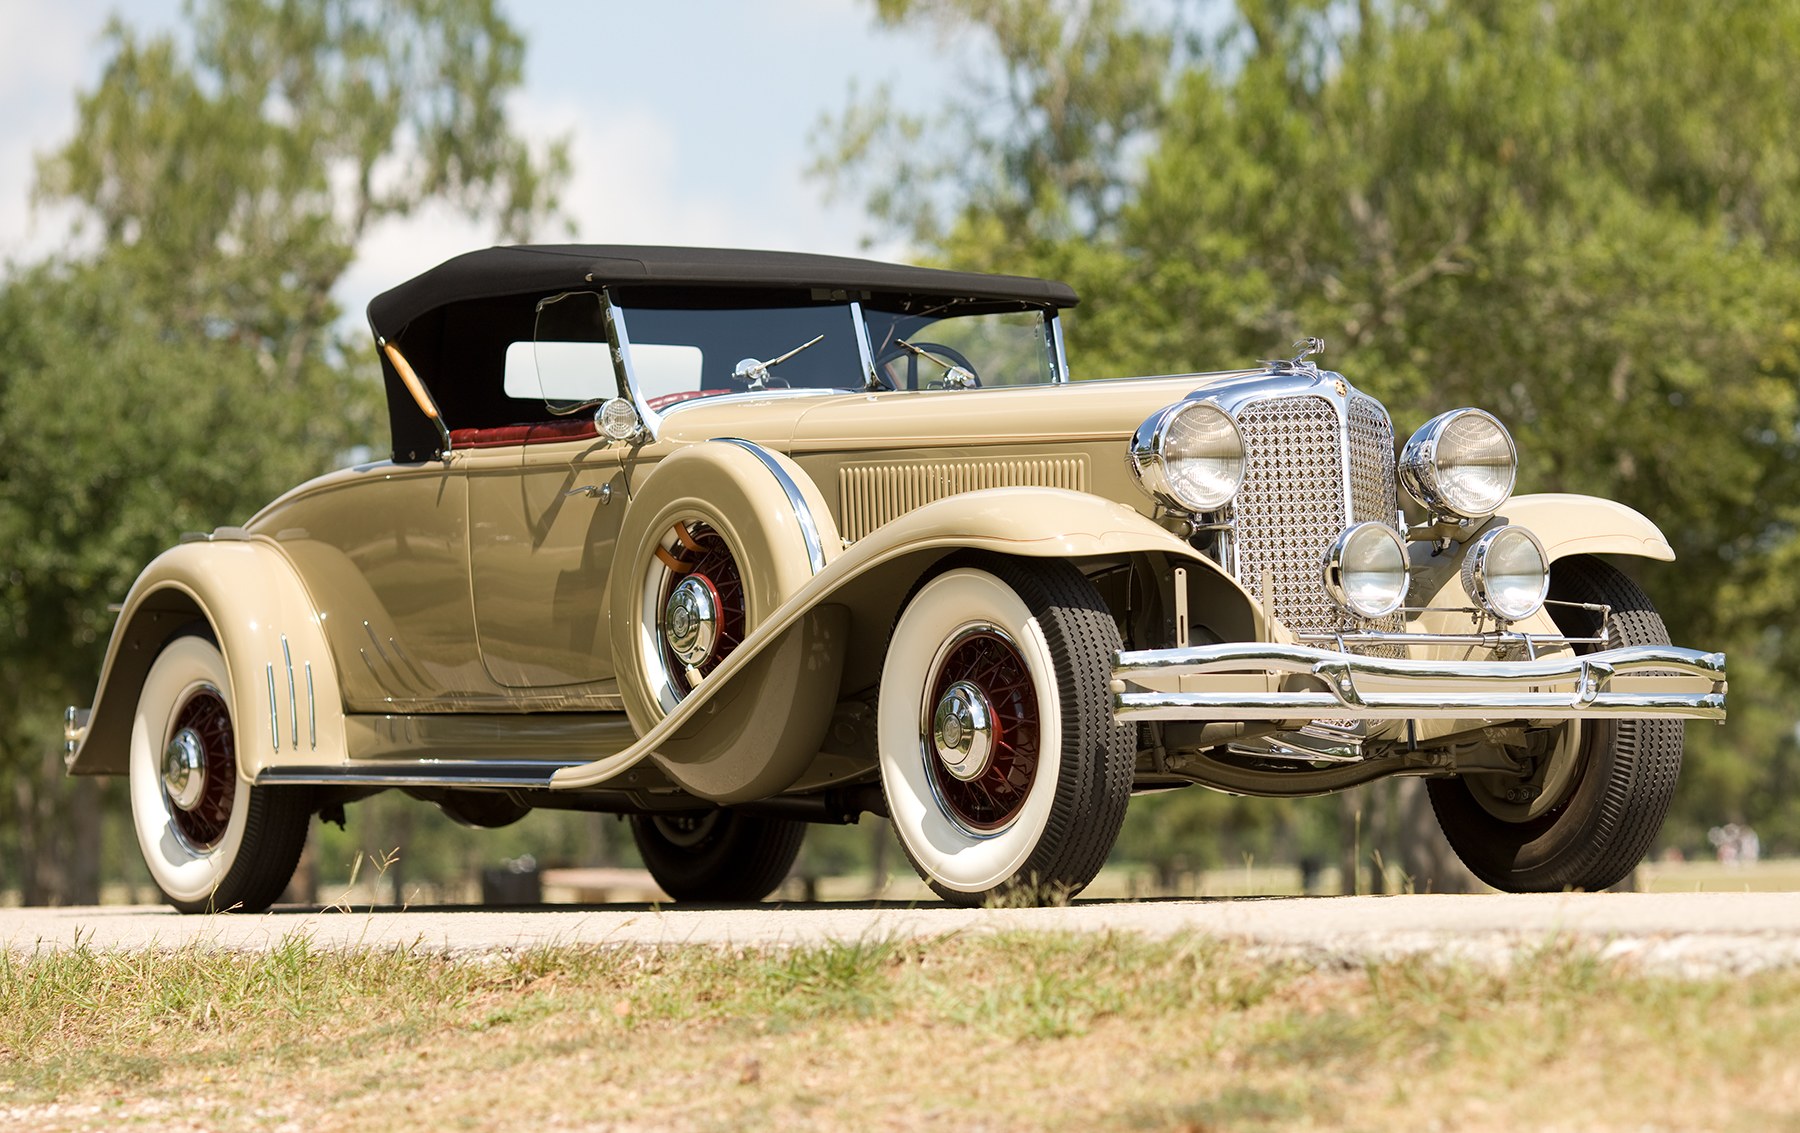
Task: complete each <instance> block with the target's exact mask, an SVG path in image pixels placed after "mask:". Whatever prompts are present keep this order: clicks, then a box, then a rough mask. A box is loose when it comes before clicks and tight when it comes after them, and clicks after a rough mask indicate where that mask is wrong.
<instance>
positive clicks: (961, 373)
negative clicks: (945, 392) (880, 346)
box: [894, 338, 981, 389]
mask: <svg viewBox="0 0 1800 1133" xmlns="http://www.w3.org/2000/svg"><path fill="white" fill-rule="evenodd" d="M894 345H895V346H902V347H905V348H906V349H907V350H910V351H912V353H913V354H914V356H916V357H919V358H923V359H925V360H926V361H928V362H935V363H937V364H938V366H940V367H942V368H943V371H944V388H945V389H974V388H975V387H976V386H978V385H980V384H981V382H980V381H979V380H978V379H977V378H976V377H975V373H974V371H972V370H970V369H969V368H968V367H967V366H963V365H960V364H958V363H956V362H954V361H951V360H950V359H948V358H942V357H939V356H938V355H936V354H933V353H932V352H931V351H929V350H925V349H923V348H921V347H917V346H914V345H913V344H912V343H910V342H908V341H906V340H905V339H904V338H896V339H895V340H894Z"/></svg>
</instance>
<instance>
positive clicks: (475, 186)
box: [0, 0, 567, 901]
mask: <svg viewBox="0 0 1800 1133" xmlns="http://www.w3.org/2000/svg"><path fill="white" fill-rule="evenodd" d="M107 41H108V51H109V54H110V59H109V62H108V64H107V66H106V69H105V71H104V73H103V75H102V77H101V79H100V81H99V84H98V85H97V86H96V87H95V88H94V89H93V90H91V91H88V92H86V93H84V94H82V95H81V96H80V97H79V122H78V125H77V128H76V132H75V135H74V137H72V138H71V139H70V141H69V142H68V144H67V145H66V146H64V147H62V148H61V149H60V150H58V151H57V152H55V153H54V154H52V155H50V157H49V158H47V159H46V160H45V161H44V163H43V165H42V168H41V171H40V183H39V186H38V193H39V196H40V198H42V199H45V200H54V201H59V202H69V203H73V204H74V205H76V206H77V207H78V210H79V215H80V218H81V219H80V221H79V224H78V233H77V234H75V238H74V239H73V241H72V244H71V246H72V247H73V248H76V249H81V250H78V251H73V252H71V253H69V254H67V255H64V256H60V257H56V258H53V259H51V260H50V261H47V262H45V263H41V264H35V265H25V266H20V265H11V266H9V269H8V272H7V276H6V278H5V281H4V284H3V286H0V358H3V359H5V362H4V368H0V546H3V547H5V551H4V557H3V558H0V681H4V682H5V685H6V687H7V688H8V690H9V691H10V693H11V707H10V710H9V711H8V712H7V714H6V715H5V716H4V717H0V783H3V784H4V786H5V788H6V789H5V790H4V791H3V792H0V816H3V817H4V818H5V819H7V820H8V821H5V822H4V824H3V825H0V832H3V836H0V885H3V884H6V883H8V882H10V883H11V884H14V885H17V886H18V887H19V888H20V889H21V890H22V892H23V894H24V895H25V897H26V898H27V899H28V900H35V901H85V900H92V899H94V897H95V896H96V890H97V878H98V857H97V854H98V850H97V847H98V846H99V844H100V831H99V827H98V821H99V820H98V817H97V799H98V795H99V788H98V787H97V786H96V785H95V784H94V783H93V782H92V781H91V780H83V781H79V782H77V783H76V784H73V785H70V784H67V783H65V782H63V781H62V779H61V765H60V759H59V758H58V755H59V754H60V743H59V742H58V741H59V739H60V737H59V735H58V733H57V729H56V728H55V726H54V724H55V722H56V721H58V720H59V719H60V711H59V709H60V706H61V705H63V704H68V703H83V704H85V703H88V701H89V699H90V698H91V696H92V690H93V682H94V679H95V675H96V674H97V673H98V671H99V667H100V659H101V653H102V651H103V650H104V646H105V642H106V639H107V637H108V635H109V634H110V632H111V616H110V614H109V613H108V610H107V604H108V603H109V602H114V601H117V600H119V599H120V598H121V597H123V596H124V594H125V591H126V590H127V589H128V587H129V586H130V583H131V580H132V579H133V578H134V577H135V575H136V573H137V571H138V570H139V569H141V568H142V566H143V564H144V563H145V562H147V561H148V560H149V559H150V558H151V557H153V556H154V555H155V554H156V553H157V552H158V551H159V550H161V549H162V548H163V547H165V546H167V545H169V544H170V543H171V542H173V541H174V538H175V536H176V535H177V534H178V533H180V532H181V531H183V530H210V529H211V528H212V527H214V526H217V525H219V524H223V523H232V522H238V521H241V520H242V519H244V518H246V517H247V516H248V515H249V514H250V512H252V511H253V510H254V509H255V508H256V507H257V506H259V505H260V504H262V503H264V502H266V501H267V500H268V499H269V498H270V497H272V496H273V495H274V494H275V493H277V492H279V491H280V490H282V489H284V488H286V487H289V486H291V485H292V484H294V483H296V482H298V481H299V480H302V479H304V478H306V477H307V476H310V475H313V474H315V473H317V472H319V471H321V470H323V469H325V468H328V467H330V466H331V464H332V463H333V462H334V461H336V460H338V459H340V458H341V454H343V453H344V452H345V451H346V450H347V449H349V448H351V447H352V446H354V445H356V444H359V443H369V444H373V443H376V442H377V435H378V432H379V416H380V415H379V401H380V394H379V386H378V383H377V382H376V381H375V380H374V370H373V367H372V366H369V365H368V364H367V362H366V360H365V359H366V357H367V355H366V347H358V346H354V345H353V344H352V343H351V342H349V341H344V340H341V338H340V335H339V332H338V330H337V327H338V320H339V318H340V314H341V312H340V311H339V310H338V308H337V306H336V304H335V303H334V302H333V300H332V289H333V288H334V287H335V286H336V284H337V282H338V280H339V279H340V278H341V277H342V275H343V273H344V271H345V270H346V269H347V268H348V267H349V265H350V263H351V261H352V260H353V258H354V256H355V253H356V249H357V246H358V244H359V242H360V241H361V240H362V239H363V237H364V236H365V235H367V233H368V232H369V231H370V229H371V227H372V226H373V225H376V224H378V223H380V222H382V221H385V220H390V219H394V218H400V217H405V216H407V215H409V214H411V213H414V212H416V211H417V210H419V209H420V208H422V207H424V206H426V205H428V204H431V203H434V202H439V203H448V204H450V205H453V206H456V207H458V208H460V209H462V210H463V211H465V212H466V213H467V214H469V215H470V216H473V217H478V218H486V219H488V220H490V221H491V222H492V223H494V225H495V226H496V228H497V229H498V230H499V231H500V233H501V234H502V235H505V236H520V235H523V234H524V233H526V232H527V231H528V230H530V229H531V228H532V227H533V226H534V225H537V224H539V223H541V222H543V221H544V220H545V219H546V218H548V217H549V216H550V215H551V214H552V213H553V212H554V210H555V207H556V198H555V193H556V190H557V187H558V186H559V185H560V183H561V181H562V180H563V178H564V176H565V174H566V167H567V162H566V158H565V156H564V153H563V150H562V147H561V146H560V145H554V146H551V147H549V148H548V149H545V150H543V151H541V152H534V151H533V150H532V149H531V148H530V147H529V146H528V145H527V144H526V143H525V142H524V141H523V140H522V139H521V137H520V136H519V135H518V133H517V131H516V129H515V127H514V124H513V123H512V121H511V119H510V118H509V116H508V114H507V111H506V99H507V97H508V95H509V94H510V92H512V91H513V90H514V89H516V87H517V86H518V84H519V81H520V67H521V63H522V59H523V53H524V45H523V43H522V41H521V40H520V38H519V36H518V34H517V32H515V31H514V29H513V28H512V27H511V26H510V25H509V24H508V23H507V22H506V20H505V19H504V18H503V17H502V16H501V15H500V14H499V12H498V11H497V10H496V8H495V5H494V4H493V3H492V2H491V0H399V2H385V3H375V2H372V0H212V2H210V3H202V4H199V5H197V6H195V7H194V8H192V9H190V27H189V29H188V31H187V34H186V35H184V36H182V37H179V38H178V37H176V36H172V35H162V36H154V37H148V38H146V37H140V36H139V35H138V34H137V33H135V32H134V31H133V30H132V29H131V28H129V27H128V26H126V25H124V24H123V23H120V22H116V21H115V22H114V23H113V24H112V25H111V27H110V28H109V29H108V32H107ZM184 45H185V46H184ZM353 351H354V353H352V352H353ZM5 843H11V844H5ZM11 871H16V872H15V873H13V875H12V876H10V877H9V876H7V875H8V873H9V872H11Z"/></svg>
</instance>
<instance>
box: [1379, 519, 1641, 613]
mask: <svg viewBox="0 0 1800 1133" xmlns="http://www.w3.org/2000/svg"><path fill="white" fill-rule="evenodd" d="M1507 525H1511V526H1515V527H1523V528H1525V529H1526V530H1527V531H1530V532H1531V533H1532V534H1533V535H1536V536H1537V537H1538V540H1539V541H1540V542H1542V543H1543V544H1544V552H1545V553H1546V554H1547V555H1548V556H1549V559H1550V561H1551V562H1553V563H1554V562H1555V561H1556V560H1558V559H1564V558H1568V557H1569V556H1571V555H1634V556H1637V557H1639V558H1645V559H1661V560H1663V561H1665V562H1666V561H1669V560H1671V559H1673V558H1674V557H1675V552H1674V550H1672V549H1671V548H1670V546H1669V542H1668V540H1667V539H1665V538H1663V533H1662V532H1661V531H1660V530H1658V529H1657V526H1656V524H1654V523H1652V522H1650V520H1648V519H1646V518H1645V517H1644V516H1643V514H1642V513H1640V512H1637V511H1634V510H1633V509H1631V508H1628V507H1626V506H1625V505H1624V504H1620V503H1614V502H1613V501H1611V500H1605V499H1601V498H1599V497H1598V496H1577V495H1569V494H1565V493H1545V494H1541V495H1531V496H1515V497H1514V498H1513V499H1511V500H1508V501H1507V504H1506V506H1505V507H1503V508H1501V509H1500V514H1499V515H1496V516H1495V517H1494V518H1492V519H1490V520H1488V521H1487V522H1486V523H1484V524H1482V525H1481V526H1480V527H1477V528H1475V529H1474V530H1472V531H1470V532H1469V533H1468V536H1467V538H1466V539H1464V538H1463V537H1462V536H1458V539H1459V541H1460V543H1461V545H1460V546H1458V547H1457V548H1456V549H1455V553H1454V554H1447V555H1446V554H1440V553H1438V551H1437V549H1436V547H1435V546H1434V545H1433V544H1432V543H1430V542H1429V541H1416V542H1413V543H1410V544H1408V546H1407V558H1408V560H1409V564H1410V566H1409V570H1410V571H1411V573H1412V586H1413V592H1412V593H1411V595H1409V598H1408V602H1407V604H1408V605H1410V606H1414V607H1418V608H1420V609H1421V610H1422V612H1421V613H1419V614H1418V615H1416V616H1415V617H1414V618H1413V619H1412V620H1411V621H1410V622H1409V624H1408V628H1409V629H1412V630H1414V631H1417V632H1421V633H1466V632H1468V630H1469V628H1470V627H1469V625H1468V623H1467V615H1466V614H1464V613H1462V612H1461V611H1462V610H1463V609H1464V608H1465V607H1467V606H1468V604H1469V598H1468V596H1467V594H1466V593H1465V592H1464V591H1463V585H1462V578H1461V570H1462V560H1463V552H1464V550H1465V549H1466V548H1467V545H1468V543H1469V542H1471V541H1473V540H1474V539H1475V538H1476V536H1478V535H1480V534H1482V533H1484V532H1486V531H1490V530H1492V529H1493V528H1495V527H1504V526H1507ZM1516 628H1518V629H1521V630H1524V631H1526V632H1528V633H1545V634H1554V633H1556V632H1557V629H1556V623H1555V622H1554V621H1553V620H1552V619H1551V617H1550V615H1549V613H1548V611H1545V610H1540V611H1538V612H1537V613H1536V614H1533V615H1532V616H1531V617H1529V618H1527V619H1525V620H1524V621H1522V622H1519V623H1518V624H1517V627H1516Z"/></svg>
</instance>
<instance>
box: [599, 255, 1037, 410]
mask: <svg viewBox="0 0 1800 1133" xmlns="http://www.w3.org/2000/svg"><path fill="white" fill-rule="evenodd" d="M600 297H601V302H602V306H603V309H604V311H605V316H606V317H605V322H606V337H607V342H608V344H609V345H610V347H611V348H612V351H613V366H614V370H615V372H616V373H617V374H618V376H619V380H620V383H621V384H622V385H623V387H624V396H626V397H627V398H628V399H629V400H630V401H631V404H632V406H633V407H634V408H636V410H637V413H638V417H639V419H640V420H642V422H643V424H644V429H645V431H646V433H647V434H648V437H649V439H650V440H652V441H654V440H656V439H657V438H659V437H660V436H661V434H662V424H663V421H664V420H665V419H666V418H667V416H668V415H669V414H670V413H677V412H680V411H681V410H682V409H683V408H685V407H687V406H690V405H697V404H700V403H701V402H702V401H704V402H706V403H709V404H710V403H714V402H719V401H727V400H737V399H745V398H754V399H758V400H766V399H768V398H770V397H783V398H786V397H834V396H839V395H842V394H846V393H861V394H865V395H868V396H871V397H874V396H881V395H898V394H919V393H935V392H943V391H937V390H894V389H889V388H888V387H887V386H886V385H885V384H884V383H883V382H882V381H881V379H880V378H879V376H878V375H877V373H876V369H875V350H874V345H873V343H872V342H871V340H870V337H869V321H868V316H867V314H866V313H865V311H864V305H863V301H862V300H861V299H848V300H845V301H843V302H841V303H838V304H822V306H828V307H836V308H837V309H839V310H841V311H842V312H843V313H844V314H846V315H847V316H848V317H849V318H850V321H851V325H852V328H853V329H854V331H855V334H854V340H855V344H856V351H857V358H858V364H859V366H860V368H861V371H862V385H861V386H860V387H854V386H841V387H819V386H802V387H796V388H793V389H763V390H754V391H752V390H743V391H733V392H731V393H726V394H716V395H714V396H712V397H707V398H695V399H693V400H691V401H681V402H676V403H674V404H672V405H669V406H666V407H665V408H663V409H660V410H658V409H652V408H651V407H650V405H649V402H648V399H647V398H646V397H645V395H644V388H643V383H642V382H641V381H640V380H639V378H638V374H637V370H636V367H635V366H634V364H633V362H632V349H631V332H630V328H629V322H630V317H629V313H628V311H627V310H626V309H625V308H624V307H621V306H620V305H619V304H618V302H617V301H616V300H615V299H614V298H613V295H612V292H611V289H610V288H601V289H600ZM1015 310H1016V311H1017V312H1018V313H1027V312H1035V313H1037V314H1038V315H1040V316H1042V318H1043V336H1044V337H1043V343H1042V346H1043V349H1044V350H1045V353H1046V363H1047V365H1046V370H1047V372H1048V374H1049V378H1050V380H1049V381H1048V382H1046V383H1044V384H1045V385H1047V386H1058V385H1065V384H1067V383H1068V382H1069V380H1070V378H1069V370H1068V361H1067V356H1066V354H1065V353H1064V350H1065V348H1064V344H1063V328H1062V319H1061V317H1060V316H1061V312H1060V311H1059V310H1058V309H1057V308H1056V307H1053V306H1039V305H1037V304H1033V303H1021V304H1019V305H1018V306H1017V307H1016V308H1015ZM975 313H976V312H971V314H975ZM990 313H998V312H990ZM984 388H991V389H1015V390H1016V389H1028V388H1031V387H1030V386H994V387H977V388H974V389H970V390H957V391H954V392H958V393H979V392H981V390H982V389H984Z"/></svg>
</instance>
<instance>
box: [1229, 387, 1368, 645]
mask: <svg viewBox="0 0 1800 1133" xmlns="http://www.w3.org/2000/svg"><path fill="white" fill-rule="evenodd" d="M1193 396H1196V397H1207V398H1211V399H1212V400H1214V401H1217V402H1219V403H1220V404H1221V405H1223V406H1224V407H1225V408H1226V409H1227V411H1228V412H1230V413H1231V414H1232V416H1233V417H1234V418H1235V419H1236V420H1237V423H1238V428H1239V429H1240V430H1241V432H1242V434H1243V438H1244V459H1245V471H1244V484H1243V487H1242V488H1240V489H1239V490H1238V494H1237V497H1236V498H1235V499H1234V500H1233V501H1232V504H1231V506H1230V507H1229V508H1227V509H1226V510H1225V511H1224V512H1222V513H1221V514H1220V515H1218V516H1217V517H1216V518H1217V519H1218V520H1220V521H1222V522H1223V523H1224V524H1226V525H1227V526H1228V528H1229V531H1230V538H1229V551H1228V553H1227V555H1226V557H1225V564H1224V565H1225V566H1226V567H1227V569H1228V570H1230V571H1231V572H1232V574H1233V575H1234V576H1235V577H1236V578H1237V580H1238V582H1239V583H1240V584H1241V585H1242V586H1243V587H1244V589H1245V590H1247V591H1249V592H1250V594H1251V595H1253V596H1255V597H1256V598H1257V599H1258V600H1265V599H1266V601H1267V603H1268V605H1269V606H1270V611H1269V612H1270V613H1271V614H1273V615H1274V616H1275V617H1276V618H1277V619H1279V620H1280V621H1281V622H1282V623H1283V624H1285V625H1286V626H1287V627H1288V628H1289V629H1290V630H1293V631H1295V632H1313V633H1317V632H1329V631H1332V630H1336V629H1346V628H1371V629H1384V630H1393V631H1397V630H1399V629H1400V628H1401V625H1402V619H1401V617H1400V616H1399V615H1397V614H1396V615H1390V616H1389V617H1386V618H1381V619H1377V620H1375V621H1373V622H1367V621H1358V620H1357V619H1354V618H1352V617H1351V616H1350V615H1348V614H1346V613H1344V612H1343V611H1342V610H1340V609H1339V608H1338V606H1337V604H1336V603H1335V602H1333V601H1332V600H1331V598H1330V596H1329V595H1328V594H1327V593H1326V592H1325V585H1324V580H1323V577H1322V568H1323V563H1324V560H1325V553H1326V551H1327V550H1328V549H1329V548H1330V546H1331V542H1332V540H1333V539H1335V538H1336V537H1337V535H1338V533H1339V532H1341V531H1343V530H1344V529H1345V528H1347V527H1350V526H1351V525H1353V524H1356V523H1363V522H1373V523H1380V524H1383V525H1385V526H1387V527H1390V528H1396V529H1397V527H1396V516H1397V514H1398V511H1399V496H1398V489H1397V486H1396V483H1395V479H1394V475H1395V473H1394V429H1393V424H1392V422H1391V421H1390V420H1389V418H1388V414H1387V410H1386V409H1385V408H1383V407H1382V405H1381V403H1380V402H1378V401H1376V400H1375V399H1374V398H1372V397H1370V396H1368V395H1367V394H1364V393H1362V392H1360V391H1358V390H1354V389H1351V388H1350V386H1349V385H1348V383H1346V382H1345V381H1344V379H1343V378H1342V377H1340V376H1339V375H1337V374H1334V373H1331V372H1329V371H1315V370H1311V369H1310V368H1306V367H1301V368H1298V369H1295V370H1292V371H1288V372H1285V373H1270V374H1265V375H1262V376H1259V377H1256V378H1253V379H1249V380H1248V381H1244V382H1242V383H1232V384H1230V385H1227V386H1225V387H1224V388H1219V387H1214V388H1211V389H1205V390H1200V391H1196V393H1195V394H1194V395H1193Z"/></svg>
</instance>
